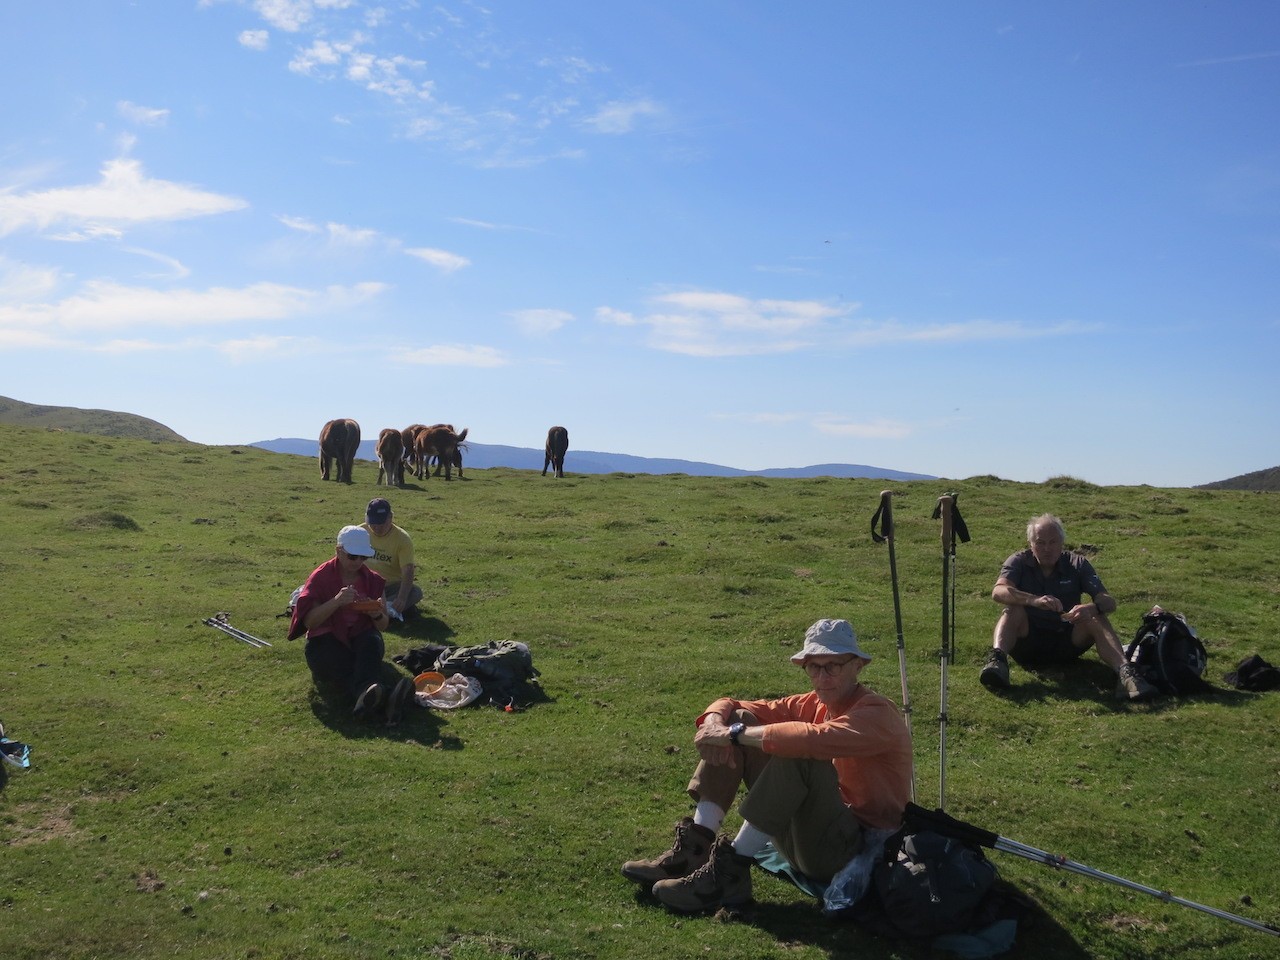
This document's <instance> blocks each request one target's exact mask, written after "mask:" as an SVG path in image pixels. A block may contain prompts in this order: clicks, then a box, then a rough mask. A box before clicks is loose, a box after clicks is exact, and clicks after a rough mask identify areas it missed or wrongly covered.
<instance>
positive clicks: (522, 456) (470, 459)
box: [248, 437, 937, 480]
mask: <svg viewBox="0 0 1280 960" xmlns="http://www.w3.org/2000/svg"><path fill="white" fill-rule="evenodd" d="M248 446H251V447H257V448H259V449H260V450H270V451H272V452H273V453H293V454H298V455H300V456H306V457H314V456H316V455H317V451H318V445H317V442H316V441H315V440H303V439H301V438H298V437H279V438H277V439H275V440H258V441H256V442H255V443H251V444H248ZM357 456H358V457H359V459H361V460H377V454H375V453H374V441H373V440H362V441H360V452H359V453H358V454H357ZM544 459H545V454H544V452H543V451H542V450H540V449H535V448H533V447H509V446H505V445H503V444H497V443H474V442H472V441H470V440H468V441H467V443H466V451H465V452H464V453H463V455H462V461H463V468H464V469H465V468H467V467H478V468H482V469H487V468H489V467H509V468H511V469H514V470H541V469H542V464H543V462H544ZM564 469H565V472H566V473H653V474H664V473H683V474H687V475H688V476H691V477H838V478H851V477H854V478H859V479H878V480H936V479H937V477H931V476H929V475H928V474H924V473H907V472H905V471H902V470H889V469H887V468H885V467H871V466H866V465H865V464H860V463H820V464H814V465H813V466H809V467H778V468H774V469H770V470H740V469H738V468H737V467H723V466H720V465H719V464H715V463H702V462H700V461H697V460H674V459H665V458H662V457H636V456H632V455H630V454H626V453H602V452H600V451H598V450H574V449H573V447H570V448H569V453H568V454H567V455H566V456H565V458H564Z"/></svg>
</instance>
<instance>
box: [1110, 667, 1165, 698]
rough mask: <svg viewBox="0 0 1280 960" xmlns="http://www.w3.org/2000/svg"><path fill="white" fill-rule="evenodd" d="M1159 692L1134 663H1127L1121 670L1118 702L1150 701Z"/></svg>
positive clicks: (1117, 684)
mask: <svg viewBox="0 0 1280 960" xmlns="http://www.w3.org/2000/svg"><path fill="white" fill-rule="evenodd" d="M1159 692H1160V691H1159V690H1157V689H1156V688H1155V687H1153V686H1152V685H1151V684H1149V683H1148V682H1147V679H1146V677H1144V676H1143V675H1142V674H1141V673H1140V672H1139V670H1138V668H1137V667H1136V666H1134V665H1133V664H1132V663H1126V664H1124V665H1123V666H1122V667H1121V668H1120V676H1119V680H1118V681H1117V682H1116V699H1117V700H1150V699H1152V698H1153V697H1155V696H1156V694H1158V693H1159Z"/></svg>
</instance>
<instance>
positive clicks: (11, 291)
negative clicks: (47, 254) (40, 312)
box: [0, 254, 59, 305]
mask: <svg viewBox="0 0 1280 960" xmlns="http://www.w3.org/2000/svg"><path fill="white" fill-rule="evenodd" d="M58 280H59V274H58V271H57V270H56V269H54V268H53V267H32V266H29V265H28V264H25V263H21V262H19V261H15V260H10V259H9V258H7V257H5V256H4V255H2V254H0V305H3V304H15V303H26V302H28V301H32V300H43V299H45V298H46V297H48V296H50V295H51V294H52V293H53V292H54V290H56V289H57V287H58Z"/></svg>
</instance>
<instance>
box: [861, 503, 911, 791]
mask: <svg viewBox="0 0 1280 960" xmlns="http://www.w3.org/2000/svg"><path fill="white" fill-rule="evenodd" d="M877 523H879V529H878V530H877V528H876V525H877ZM871 539H872V540H873V541H874V542H876V543H887V544H889V580H890V581H891V582H892V584H893V621H894V625H895V626H896V627H897V628H898V672H899V673H900V674H901V675H902V718H903V720H905V721H906V724H907V740H908V741H909V742H910V741H911V739H912V738H911V694H910V692H909V691H908V690H907V647H906V643H905V642H904V641H903V639H902V602H901V601H900V600H899V598H898V560H897V557H896V555H895V554H894V550H893V491H892V490H882V491H881V492H880V506H879V508H877V510H876V512H875V516H873V517H872V518H871ZM915 798H916V761H915V749H914V746H913V748H912V751H911V799H912V800H914V799H915Z"/></svg>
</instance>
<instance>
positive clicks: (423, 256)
mask: <svg viewBox="0 0 1280 960" xmlns="http://www.w3.org/2000/svg"><path fill="white" fill-rule="evenodd" d="M404 252H405V253H407V254H408V255H409V256H411V257H417V258H418V259H419V260H422V261H425V262H426V263H429V264H431V266H433V267H435V268H436V269H437V270H439V271H440V272H441V273H453V272H454V271H455V270H461V269H462V268H463V267H469V266H471V261H470V260H468V259H467V258H466V257H464V256H462V255H461V254H457V253H450V252H449V251H448V250H437V249H435V248H433V247H406V248H405V251H404Z"/></svg>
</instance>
